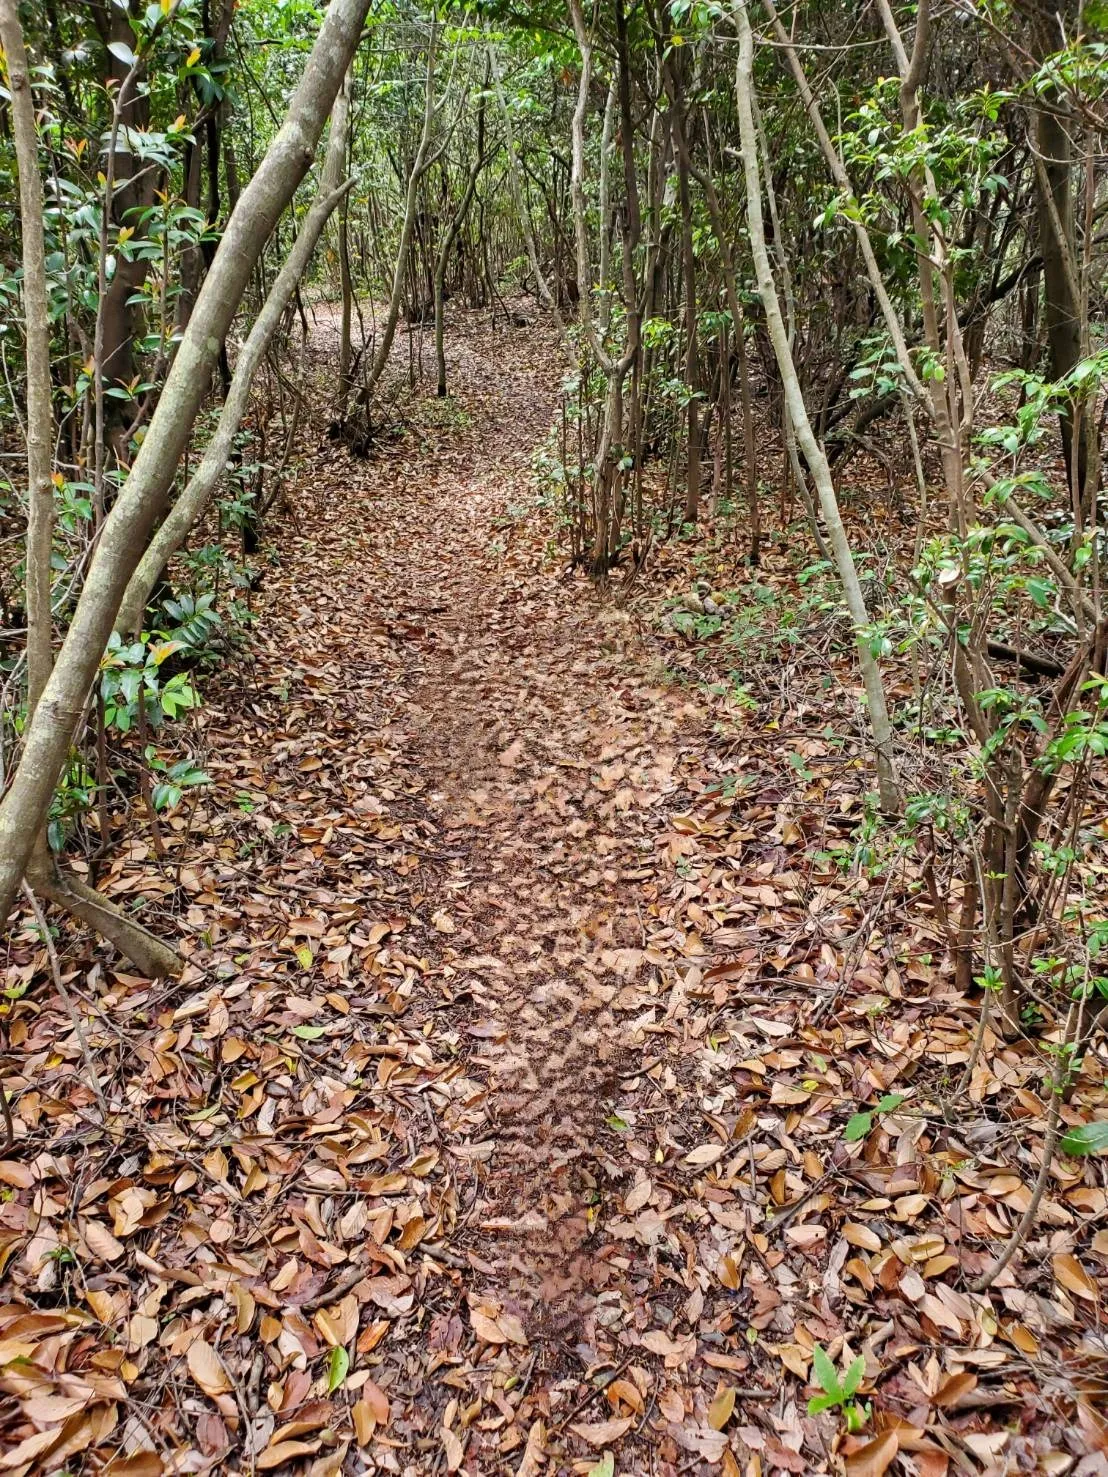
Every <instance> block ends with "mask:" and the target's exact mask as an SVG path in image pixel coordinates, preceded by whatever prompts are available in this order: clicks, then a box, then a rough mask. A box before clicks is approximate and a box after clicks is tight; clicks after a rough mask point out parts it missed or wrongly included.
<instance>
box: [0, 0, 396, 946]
mask: <svg viewBox="0 0 1108 1477" xmlns="http://www.w3.org/2000/svg"><path fill="white" fill-rule="evenodd" d="M368 9H369V0H331V4H330V6H329V7H328V9H327V13H326V15H325V17H324V20H323V24H322V26H321V28H320V31H319V35H318V36H317V38H316V41H315V45H314V46H313V48H312V51H311V54H310V56H309V58H308V61H307V63H306V66H305V69H304V75H303V78H302V80H301V82H300V85H299V87H298V88H297V90H296V93H295V94H294V96H293V98H292V101H291V103H290V105H289V111H288V115H287V117H286V119H285V121H284V123H283V124H282V126H281V129H280V130H279V132H278V133H277V136H276V137H275V138H274V140H273V142H272V143H271V144H270V147H269V149H268V150H267V151H266V154H265V157H264V158H263V159H262V162H261V164H260V165H259V167H258V170H257V172H256V173H255V174H254V176H253V178H252V179H251V180H250V182H249V184H248V185H247V186H246V188H245V189H244V190H243V192H242V195H241V196H240V198H239V202H238V206H237V208H236V210H235V212H234V214H233V215H232V217H231V219H230V220H229V221H228V223H227V229H226V231H225V233H224V236H223V240H222V241H221V242H220V246H219V250H218V252H217V253H216V258H215V261H214V262H213V264H212V268H211V271H210V272H209V273H208V276H207V277H206V279H205V281H204V284H203V286H202V288H201V290H200V294H199V296H198V298H197V301H196V306H195V308H194V310H193V314H192V318H191V320H190V322H189V325H188V328H187V329H186V331H185V334H184V337H183V338H182V340H181V344H180V347H179V348H178V350H177V355H176V357H175V359H174V361H173V364H172V366H171V368H170V371H169V375H168V377H167V379H166V384H165V388H164V389H163V391H162V394H161V398H160V399H159V401H158V406H157V409H156V410H155V412H154V415H153V418H152V420H151V423H150V426H149V428H148V430H147V434H146V436H145V437H144V439H143V443H142V446H141V448H140V450H139V453H138V456H137V457H136V458H135V462H134V465H133V466H132V468H131V472H130V475H129V477H128V478H127V481H126V483H125V484H124V487H123V489H122V491H121V493H120V495H119V497H118V498H117V499H116V502H115V505H114V507H113V508H112V510H111V512H110V514H109V515H108V517H107V518H106V520H105V522H104V524H103V526H102V528H101V532H100V538H99V540H98V542H97V547H96V551H95V553H94V555H93V558H92V561H91V563H90V566H89V570H88V575H87V577H86V581H85V586H84V589H83V591H82V593H81V598H80V600H79V601H78V603H77V608H76V610H75V612H74V616H73V621H72V624H71V625H70V628H69V632H68V634H67V636H66V639H65V642H64V644H63V646H62V649H61V651H60V653H59V655H58V660H57V662H56V664H55V666H54V670H53V672H52V673H51V676H50V679H49V681H48V682H47V684H46V687H45V690H44V691H43V694H42V697H41V699H40V701H39V704H38V707H37V709H36V711H35V714H34V717H33V718H32V719H31V721H30V723H29V724H28V726H27V730H26V733H25V735H24V742H23V750H22V753H21V755H20V759H19V763H18V766H17V768H16V771H15V774H14V776H13V778H12V783H11V786H10V788H9V790H8V793H7V795H6V796H5V798H4V800H3V802H2V803H0V916H2V917H4V918H6V917H7V916H8V914H9V913H10V911H11V907H12V903H13V901H14V899H15V895H16V893H17V891H18V889H19V887H20V884H21V882H22V880H23V875H24V872H25V870H26V867H27V863H28V860H29V859H30V856H31V854H32V851H33V849H34V846H35V842H36V838H37V837H38V835H39V833H40V832H41V830H42V827H43V825H44V823H45V820H46V816H47V812H48V810H49V807H50V799H51V796H52V795H53V793H54V787H55V785H56V784H57V782H58V776H59V775H60V774H61V771H62V767H63V765H64V764H65V760H66V756H67V755H68V753H69V749H70V746H71V744H72V742H73V739H74V736H75V734H76V730H77V725H78V723H79V722H80V720H81V716H82V714H83V712H84V708H85V703H86V702H87V700H88V695H89V692H90V691H91V688H92V684H93V682H94V681H95V678H96V675H97V672H98V670H99V665H100V659H101V656H102V654H103V651H104V647H105V645H106V643H107V640H108V638H109V636H110V635H111V633H112V629H113V625H114V622H115V619H116V615H117V613H118V610H119V602H120V600H121V599H122V596H123V592H124V590H125V589H126V587H127V583H128V581H129V579H130V577H131V574H132V572H133V571H134V568H135V566H136V565H137V563H138V560H139V558H140V556H141V553H142V550H143V548H144V546H145V543H146V540H147V537H148V536H149V532H150V529H151V527H152V525H153V523H154V520H155V518H156V517H157V516H158V514H159V513H160V512H161V510H162V508H163V506H164V504H165V500H166V497H167V495H168V493H169V489H170V487H171V485H172V482H173V478H174V476H175V474H176V471H177V466H178V463H179V461H180V458H181V455H182V453H183V451H184V449H185V446H186V443H187V441H188V437H189V433H190V431H191V429H192V425H193V422H194V420H195V418H196V414H197V412H198V410H199V408H200V405H201V402H202V400H203V398H204V394H205V391H206V389H207V386H208V383H209V379H210V376H211V373H212V369H213V367H214V366H215V364H216V362H217V359H218V356H219V351H220V347H221V345H222V343H223V340H224V338H225V337H226V334H227V330H228V328H229V327H230V324H231V320H232V318H233V317H234V314H235V311H236V309H237V307H238V304H239V302H240V301H241V298H242V294H243V292H244V291H245V289H246V286H247V283H248V282H249V279H250V273H251V272H252V270H253V268H254V265H255V263H256V261H257V259H258V256H259V255H260V253H261V251H262V248H263V246H264V245H265V242H266V241H267V240H268V239H269V236H270V233H271V232H272V230H273V227H274V225H275V224H276V222H277V219H278V217H279V215H280V213H281V211H282V210H283V209H284V207H285V206H286V204H287V203H288V201H289V200H290V199H291V197H292V194H293V192H294V191H295V189H296V187H297V185H298V184H299V183H300V181H301V180H302V179H303V177H304V175H305V174H306V173H307V170H308V168H309V166H310V164H311V161H312V156H313V154H314V151H315V147H316V145H317V143H318V141H319V137H320V134H321V133H322V131H323V126H324V124H325V122H326V120H327V117H328V115H329V113H330V111H331V106H332V104H333V103H334V100H335V96H336V94H337V93H338V90H339V87H340V85H341V83H342V79H343V77H344V76H345V74H346V69H347V67H348V66H349V64H350V59H351V57H352V55H353V53H354V49H355V47H356V46H357V43H358V39H359V37H360V35H361V30H362V25H363V23H364V21H365V17H366V13H367V11H368Z"/></svg>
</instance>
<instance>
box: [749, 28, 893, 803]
mask: <svg viewBox="0 0 1108 1477" xmlns="http://www.w3.org/2000/svg"><path fill="white" fill-rule="evenodd" d="M735 16H736V19H737V22H738V28H739V60H738V66H737V76H736V88H735V90H736V94H737V100H738V110H739V136H740V139H741V141H742V160H743V168H744V171H745V174H746V219H747V226H748V228H749V231H750V247H751V252H752V254H753V257H754V268H755V273H756V277H757V288H758V296H759V297H760V298H761V301H762V308H763V310H764V312H765V315H766V327H767V328H768V329H769V335H770V341H771V342H772V344H773V352H774V356H775V358H776V360H777V367H778V369H779V371H780V374H781V383H782V387H783V389H784V392H785V402H786V407H787V410H788V413H789V415H790V417H791V418H792V423H793V427H794V429H795V432H796V439H797V441H798V442H799V444H800V449H801V450H802V451H803V453H804V456H805V458H806V459H807V462H808V466H809V468H810V469H811V473H812V480H813V481H814V482H815V484H816V492H817V494H818V495H819V503H820V511H821V513H822V514H823V521H824V523H825V524H826V525H827V537H828V541H829V543H830V545H831V551H832V554H833V555H834V559H835V565H836V568H837V570H838V574H839V579H840V581H841V583H842V587H843V594H844V596H845V597H846V604H847V609H848V610H849V612H850V618H851V620H852V621H853V622H854V628H855V631H856V633H857V650H858V662H859V665H860V666H861V669H862V681H863V683H864V685H865V689H866V698H867V701H868V704H869V721H870V727H871V729H872V731H873V745H874V750H875V752H876V756H877V785H878V791H879V793H880V798H881V806H882V809H883V810H885V811H888V812H895V811H896V810H898V809H899V808H900V791H899V787H898V785H897V780H896V768H895V763H894V759H893V732H892V724H891V723H890V722H889V714H888V708H887V706H886V703H885V689H884V686H883V684H882V681H881V672H880V669H879V668H878V665H877V660H876V658H875V657H874V655H873V653H872V651H871V650H870V648H869V645H868V643H867V641H866V639H865V636H864V634H863V633H864V630H865V627H866V626H868V625H869V613H868V612H867V610H866V603H865V601H864V599H863V598H862V590H861V586H860V585H859V583H858V571H857V569H856V568H855V565H854V555H853V552H852V551H851V548H850V541H849V539H848V538H847V535H846V529H845V528H844V527H843V521H842V517H841V516H840V514H839V500H838V498H837V497H836V495H835V486H834V483H833V482H832V480H831V469H830V467H829V466H828V465H827V457H826V455H825V453H824V450H823V447H822V446H821V445H820V444H819V442H818V441H817V440H816V436H815V433H814V431H813V430H812V423H811V421H810V420H809V418H808V409H807V406H806V405H805V404H804V394H803V391H802V390H801V388H800V379H799V377H798V375H797V372H796V365H795V364H794V362H793V356H792V350H791V348H790V347H789V339H788V334H787V332H786V329H785V322H784V319H783V318H782V315H781V304H780V302H779V301H778V297H777V288H776V286H775V284H774V279H773V271H772V269H771V267H770V262H769V252H768V250H767V248H766V234H765V226H764V225H763V222H762V181H761V166H760V164H759V159H758V139H757V134H756V132H755V129H754V113H753V110H752V108H751V102H750V97H751V92H752V90H753V86H754V35H753V32H752V30H751V26H750V16H749V13H748V11H747V0H739V4H738V5H736V7H735Z"/></svg>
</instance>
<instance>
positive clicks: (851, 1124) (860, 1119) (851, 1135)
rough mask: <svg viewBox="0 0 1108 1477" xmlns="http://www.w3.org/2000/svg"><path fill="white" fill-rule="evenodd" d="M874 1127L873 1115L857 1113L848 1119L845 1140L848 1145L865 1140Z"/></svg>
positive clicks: (844, 1131) (844, 1133) (844, 1132)
mask: <svg viewBox="0 0 1108 1477" xmlns="http://www.w3.org/2000/svg"><path fill="white" fill-rule="evenodd" d="M872 1127H873V1114H872V1113H855V1114H854V1115H853V1116H852V1117H850V1118H848V1119H847V1122H846V1128H845V1129H844V1130H843V1138H844V1139H846V1141H847V1143H848V1144H853V1143H856V1142H857V1140H858V1139H864V1138H865V1136H866V1134H867V1133H869V1131H870V1129H871V1128H872Z"/></svg>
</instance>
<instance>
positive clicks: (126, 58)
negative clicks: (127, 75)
mask: <svg viewBox="0 0 1108 1477" xmlns="http://www.w3.org/2000/svg"><path fill="white" fill-rule="evenodd" d="M108 50H109V51H110V52H111V54H112V56H114V57H115V58H116V59H117V60H118V61H121V62H122V63H123V65H124V66H125V67H133V66H134V64H135V53H134V52H133V51H132V50H131V48H130V47H129V46H128V45H127V43H126V41H109V42H108Z"/></svg>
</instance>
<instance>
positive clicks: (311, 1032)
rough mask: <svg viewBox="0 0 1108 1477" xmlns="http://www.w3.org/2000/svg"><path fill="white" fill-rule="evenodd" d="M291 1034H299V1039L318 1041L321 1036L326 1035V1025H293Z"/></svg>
mask: <svg viewBox="0 0 1108 1477" xmlns="http://www.w3.org/2000/svg"><path fill="white" fill-rule="evenodd" d="M292 1034H293V1035H294V1036H299V1037H300V1039H301V1041H318V1040H319V1038H320V1037H321V1036H326V1034H327V1027H326V1026H293V1028H292Z"/></svg>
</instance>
